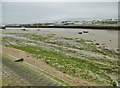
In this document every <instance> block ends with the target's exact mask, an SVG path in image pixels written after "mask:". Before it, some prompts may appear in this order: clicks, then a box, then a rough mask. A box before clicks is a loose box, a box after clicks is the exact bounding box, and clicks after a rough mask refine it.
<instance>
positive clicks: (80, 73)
mask: <svg viewBox="0 0 120 88" xmlns="http://www.w3.org/2000/svg"><path fill="white" fill-rule="evenodd" d="M10 46H11V47H14V48H17V49H20V50H23V51H26V52H28V53H30V54H32V55H33V56H35V57H37V58H43V61H45V62H46V63H47V64H50V65H51V66H53V67H55V68H57V69H58V70H60V71H62V72H63V73H66V74H69V75H72V76H75V77H82V78H84V79H86V80H88V81H93V82H96V83H103V81H100V80H99V79H98V78H94V77H93V76H91V75H89V70H90V71H92V72H93V73H94V74H98V75H99V76H100V77H101V78H103V79H105V80H106V82H107V83H108V84H111V80H112V79H111V78H109V79H108V77H107V74H106V72H105V70H103V69H101V68H99V66H98V65H96V64H94V63H92V62H91V61H88V60H85V59H80V58H73V57H69V56H65V55H63V54H61V53H57V52H54V51H47V50H43V49H41V48H40V47H35V46H30V45H29V46H16V45H10Z"/></svg>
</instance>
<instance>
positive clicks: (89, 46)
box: [76, 39, 97, 51]
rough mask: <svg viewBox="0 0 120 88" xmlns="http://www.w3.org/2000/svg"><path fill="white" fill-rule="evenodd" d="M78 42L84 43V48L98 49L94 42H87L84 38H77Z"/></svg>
mask: <svg viewBox="0 0 120 88" xmlns="http://www.w3.org/2000/svg"><path fill="white" fill-rule="evenodd" d="M76 42H78V43H80V44H82V45H83V46H84V50H89V51H96V50H97V47H96V46H95V45H94V44H89V43H86V42H85V40H83V39H80V40H76Z"/></svg>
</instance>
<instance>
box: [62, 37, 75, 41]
mask: <svg viewBox="0 0 120 88" xmlns="http://www.w3.org/2000/svg"><path fill="white" fill-rule="evenodd" d="M63 39H65V40H73V39H72V38H67V37H64V38H63Z"/></svg>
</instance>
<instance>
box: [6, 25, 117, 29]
mask: <svg viewBox="0 0 120 88" xmlns="http://www.w3.org/2000/svg"><path fill="white" fill-rule="evenodd" d="M7 27H9V28H22V27H21V26H6V28H7ZM24 27H25V28H84V29H109V30H119V27H118V26H94V25H87V26H86V25H80V26H66V25H65V26H24Z"/></svg>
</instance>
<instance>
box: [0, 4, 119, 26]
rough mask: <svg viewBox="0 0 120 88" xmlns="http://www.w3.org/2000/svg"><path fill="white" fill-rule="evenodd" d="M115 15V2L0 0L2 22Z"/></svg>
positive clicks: (78, 18)
mask: <svg viewBox="0 0 120 88" xmlns="http://www.w3.org/2000/svg"><path fill="white" fill-rule="evenodd" d="M117 17H118V3H117V2H2V22H3V23H4V24H11V23H36V22H54V21H62V20H81V19H83V20H84V19H90V20H91V19H107V18H117Z"/></svg>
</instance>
